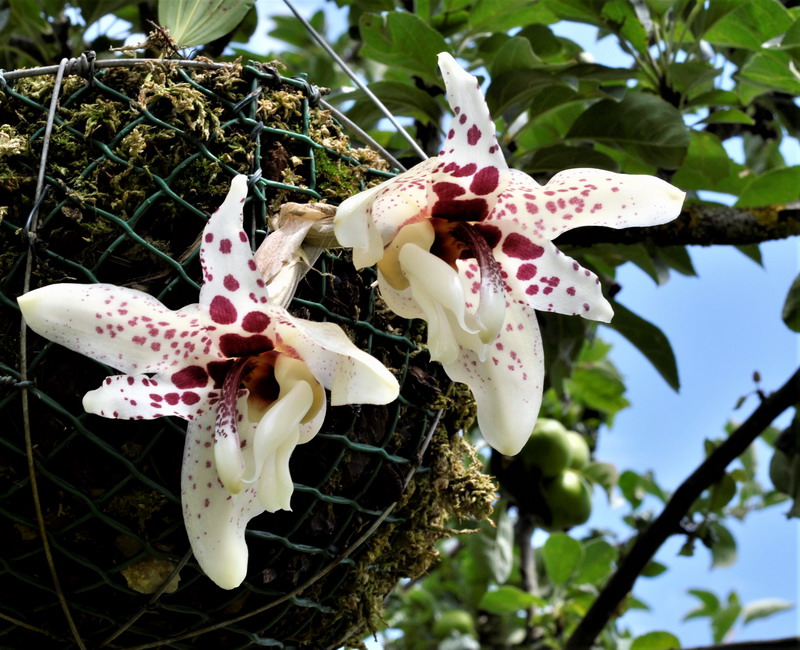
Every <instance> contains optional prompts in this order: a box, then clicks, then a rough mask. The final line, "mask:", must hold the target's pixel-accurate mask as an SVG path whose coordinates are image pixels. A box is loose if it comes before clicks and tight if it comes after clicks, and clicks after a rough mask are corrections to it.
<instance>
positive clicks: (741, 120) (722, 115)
mask: <svg viewBox="0 0 800 650" xmlns="http://www.w3.org/2000/svg"><path fill="white" fill-rule="evenodd" d="M702 123H703V124H751V125H752V124H755V123H756V121H755V120H754V119H753V118H752V117H750V116H749V115H748V114H747V113H745V112H744V111H742V110H739V109H738V108H722V109H719V110H715V111H714V112H712V113H711V114H709V116H708V117H707V118H706V119H704V120H702Z"/></svg>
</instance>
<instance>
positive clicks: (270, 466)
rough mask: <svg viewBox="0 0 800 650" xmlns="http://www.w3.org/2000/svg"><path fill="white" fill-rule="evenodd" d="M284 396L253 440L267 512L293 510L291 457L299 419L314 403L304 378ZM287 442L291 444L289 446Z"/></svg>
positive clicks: (262, 496) (275, 404)
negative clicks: (290, 505)
mask: <svg viewBox="0 0 800 650" xmlns="http://www.w3.org/2000/svg"><path fill="white" fill-rule="evenodd" d="M283 393H284V387H283V386H281V396H280V397H279V398H278V400H277V401H275V403H274V404H273V405H272V406H271V407H270V408H269V409H268V410H267V412H266V413H265V414H264V417H262V418H261V421H260V422H259V423H258V427H257V428H256V433H255V438H254V441H253V461H254V466H255V469H256V476H255V477H253V480H254V481H256V482H257V483H258V498H259V500H260V501H261V505H262V506H263V507H264V509H265V510H266V511H267V512H275V511H276V510H290V509H291V508H289V507H288V506H289V500H290V498H291V495H292V492H293V491H294V485H293V483H292V479H291V476H290V474H289V457H290V456H291V451H293V450H294V447H295V446H296V445H297V443H298V441H299V439H300V431H299V427H300V421H301V420H303V419H304V418H305V417H306V415H307V414H308V412H309V410H310V409H311V406H312V405H313V403H314V393H313V391H312V389H311V386H309V385H308V383H307V382H305V381H297V382H294V384H293V385H292V386H291V387H290V388H289V389H288V390H287V392H286V393H285V394H283ZM287 445H288V447H287Z"/></svg>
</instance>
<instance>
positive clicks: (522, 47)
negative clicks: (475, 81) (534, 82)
mask: <svg viewBox="0 0 800 650" xmlns="http://www.w3.org/2000/svg"><path fill="white" fill-rule="evenodd" d="M540 62H541V60H540V59H539V57H538V56H536V55H535V54H534V53H533V47H532V46H531V42H530V41H529V40H528V39H527V38H520V37H518V36H515V37H514V38H510V39H508V40H507V41H506V42H505V43H504V44H503V45H502V46H501V47H500V49H499V50H497V53H496V54H495V57H494V62H493V63H492V65H491V67H490V70H491V73H492V77H499V76H500V75H501V74H503V73H505V72H511V71H512V70H526V69H529V68H533V67H535V66H536V65H537V64H538V63H540Z"/></svg>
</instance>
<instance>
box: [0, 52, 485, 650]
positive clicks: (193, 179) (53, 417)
mask: <svg viewBox="0 0 800 650" xmlns="http://www.w3.org/2000/svg"><path fill="white" fill-rule="evenodd" d="M54 96H55V99H54ZM319 98H320V90H319V89H318V88H316V87H314V86H312V85H310V84H309V83H308V82H307V81H305V80H304V79H301V78H282V77H281V76H280V75H279V74H278V73H277V71H276V70H274V69H273V68H269V67H265V66H260V65H256V64H251V65H246V66H241V65H237V64H211V63H202V62H175V61H145V60H134V61H132V60H123V61H119V60H114V61H97V62H96V63H95V62H93V61H92V60H91V59H90V58H87V57H83V58H82V59H79V60H73V61H70V62H66V61H65V62H62V65H61V66H60V67H58V68H57V69H56V68H52V69H41V70H35V71H17V72H12V73H5V74H2V75H0V117H1V118H2V119H0V197H2V198H0V218H1V219H2V221H1V222H0V328H1V329H0V333H1V334H2V336H0V341H1V342H0V345H2V354H1V355H0V375H2V377H1V378H0V381H1V382H2V383H1V384H0V417H2V421H3V422H4V424H3V426H2V435H0V521H1V522H2V524H0V525H1V526H2V532H0V535H1V538H2V539H3V547H4V550H3V553H2V557H0V591H2V593H3V594H5V597H4V598H3V599H2V605H0V644H1V645H2V646H4V647H13V648H20V647H32V646H33V645H35V646H36V647H54V648H72V647H117V648H119V647H125V648H134V647H136V648H144V647H174V648H182V647H187V648H188V647H192V648H198V647H209V648H231V649H233V648H245V647H250V646H253V645H258V646H267V647H277V648H327V647H331V648H335V647H338V646H340V645H342V644H345V645H348V644H349V645H356V646H358V644H359V639H360V638H362V637H363V636H365V635H366V634H367V633H368V632H369V631H370V630H374V629H375V627H376V626H377V625H379V624H380V620H379V617H380V609H381V603H382V601H383V599H384V598H385V596H386V595H387V594H388V592H389V591H390V590H391V589H392V588H393V587H394V586H395V585H396V583H397V581H398V579H400V578H402V577H413V576H416V575H420V574H421V573H422V572H424V571H425V570H426V569H427V567H428V566H429V564H430V562H431V561H432V560H433V559H434V558H435V554H436V553H435V550H434V549H433V545H434V543H435V541H436V540H438V539H440V538H442V537H445V536H447V535H448V534H450V532H451V531H448V529H447V528H446V524H447V521H448V519H449V517H451V516H452V515H456V516H458V517H461V518H469V517H474V518H482V517H485V516H487V515H488V512H489V511H490V509H491V501H492V498H493V487H494V486H493V484H492V483H491V481H490V480H489V479H488V478H486V477H485V476H484V475H483V474H482V473H481V467H480V463H479V462H478V461H477V458H476V456H475V454H474V451H473V450H472V449H471V447H469V446H468V444H467V443H466V442H465V441H464V440H463V437H461V436H459V435H458V431H459V430H460V429H462V428H463V427H464V425H465V424H466V423H467V422H468V421H469V420H470V418H471V417H472V414H473V408H472V405H471V401H470V400H469V398H468V397H467V398H465V397H464V393H463V392H460V391H458V390H455V389H454V387H453V386H451V385H450V383H449V381H448V380H447V378H446V377H445V375H444V374H443V373H442V372H441V371H440V370H439V368H438V365H437V364H430V363H429V358H428V355H427V353H426V352H425V351H424V349H422V348H421V347H420V345H419V341H421V340H424V331H423V330H422V327H423V325H422V324H421V323H419V322H410V321H407V320H405V319H400V318H398V317H396V316H394V315H393V314H391V312H389V311H388V310H387V309H385V307H384V306H383V305H382V303H381V301H380V299H379V297H378V296H377V295H376V293H375V290H374V288H373V286H372V285H373V282H374V280H375V278H374V275H373V272H372V271H370V270H366V271H363V272H357V271H355V270H354V269H353V266H352V264H351V263H350V260H349V259H348V256H347V255H346V253H344V252H341V251H340V252H328V253H325V254H323V255H322V257H321V258H320V260H319V261H318V263H317V264H316V266H315V268H314V269H312V271H311V272H310V273H309V274H308V275H307V276H306V278H305V279H304V280H303V281H302V283H301V285H300V287H299V289H298V292H297V294H296V296H295V298H294V300H293V301H292V304H291V305H290V311H292V312H293V313H294V314H295V315H297V316H301V317H303V318H310V319H314V320H330V321H333V322H335V323H337V324H339V325H341V326H342V327H343V328H344V329H345V331H347V332H348V334H349V335H350V336H351V338H352V339H353V340H354V341H355V342H356V344H357V345H359V346H360V347H361V348H362V349H364V350H366V351H368V352H370V353H371V354H373V355H374V356H376V357H377V358H378V359H379V360H380V361H382V362H383V363H384V364H385V365H386V366H387V367H388V368H390V369H391V370H392V371H393V372H394V373H395V374H396V376H397V377H398V380H399V381H400V384H401V395H400V398H399V399H398V400H396V401H395V402H393V403H391V404H389V405H386V406H362V407H350V406H346V407H335V408H329V409H328V414H327V417H326V420H325V423H324V425H323V428H322V430H321V432H320V433H319V434H318V435H317V436H316V438H315V439H314V440H312V441H311V442H310V443H308V444H306V445H302V446H300V447H298V448H297V450H296V451H295V453H294V455H293V457H292V464H291V471H292V476H293V479H294V481H295V493H294V496H293V500H292V507H293V511H292V512H278V513H275V514H264V515H261V516H260V517H258V518H256V519H254V520H253V521H252V522H251V525H250V528H249V529H248V545H249V548H250V565H249V574H248V578H247V580H246V581H245V583H244V584H243V585H242V586H241V587H240V588H238V589H235V590H231V591H225V590H222V589H219V588H218V587H216V586H215V585H214V584H213V583H212V582H211V581H210V580H208V579H207V578H206V577H205V575H204V574H203V573H202V572H201V571H200V569H199V568H198V567H197V566H196V565H195V564H194V563H193V561H192V559H191V556H190V553H189V551H188V549H189V542H188V540H187V537H186V533H185V530H184V527H183V523H182V514H181V508H180V499H179V496H178V495H179V493H180V488H179V475H180V463H181V457H182V448H183V442H184V428H183V423H182V422H179V421H174V420H171V419H169V418H163V419H159V420H154V421H139V422H127V421H116V420H105V419H102V418H99V417H95V416H90V415H87V414H86V413H84V412H83V409H82V407H81V398H82V396H83V394H84V393H85V392H86V391H87V390H90V389H92V388H95V387H96V386H98V385H99V384H100V383H101V381H102V379H103V378H104V377H105V376H107V375H108V374H111V373H112V372H113V371H111V370H109V369H108V368H106V367H104V366H102V365H100V364H97V363H94V362H92V361H90V360H88V359H86V358H84V357H82V356H80V355H77V354H75V353H73V352H70V351H69V350H66V349H64V348H61V347H59V346H57V345H54V344H50V343H48V342H47V341H45V340H43V339H40V338H39V337H36V336H34V335H33V334H28V335H27V342H26V340H25V336H24V335H23V336H22V337H21V336H20V331H21V330H20V313H19V310H18V308H17V306H16V301H15V298H16V296H18V295H20V294H21V293H22V292H23V291H24V290H25V289H26V288H27V287H28V286H29V287H30V288H35V287H37V286H43V285H46V284H50V283H53V282H64V281H70V282H111V283H114V284H118V285H123V286H131V287H135V288H137V289H141V290H144V291H147V292H148V293H150V294H152V295H154V296H156V297H157V298H158V299H159V300H161V301H162V302H163V303H164V304H165V305H167V306H168V307H170V308H178V307H180V306H182V305H184V304H188V303H191V302H196V299H197V292H198V288H199V284H198V279H199V278H200V264H199V259H198V250H199V236H200V233H201V231H202V228H203V226H204V224H205V222H206V220H207V217H208V214H209V213H210V212H212V211H213V210H214V209H216V207H217V206H218V205H219V204H220V202H221V200H222V198H223V197H224V195H225V193H226V192H227V189H228V186H229V183H230V179H231V178H232V177H233V176H234V175H235V174H237V173H246V174H248V175H249V177H250V179H251V190H250V198H249V200H248V202H247V204H246V205H245V227H246V228H248V229H249V232H250V239H251V242H253V243H254V244H257V243H258V242H259V241H260V240H261V239H263V237H264V236H265V235H266V233H267V232H268V217H269V216H270V215H271V214H273V213H275V212H276V211H277V209H278V208H279V206H280V205H281V204H282V203H284V202H287V201H298V202H307V201H328V202H330V203H333V204H336V203H339V202H340V201H341V200H343V199H344V198H346V197H347V196H349V195H351V194H353V193H355V192H358V191H360V190H361V189H363V188H364V187H366V186H369V185H372V184H375V183H377V182H380V181H381V180H383V179H385V178H387V177H390V176H391V175H392V174H391V171H390V170H389V169H388V166H387V164H386V163H384V162H383V161H382V160H381V159H380V158H379V157H378V156H377V154H375V153H374V152H373V151H371V150H368V149H355V148H352V147H351V146H350V145H349V142H348V139H347V137H346V136H345V135H344V134H343V132H342V129H341V126H340V124H339V123H338V122H336V121H335V120H333V119H332V118H331V115H330V113H329V112H328V111H327V110H323V109H321V108H319V106H318V102H319ZM48 118H49V121H50V122H51V123H52V128H49V127H48ZM21 342H22V345H20V343H21Z"/></svg>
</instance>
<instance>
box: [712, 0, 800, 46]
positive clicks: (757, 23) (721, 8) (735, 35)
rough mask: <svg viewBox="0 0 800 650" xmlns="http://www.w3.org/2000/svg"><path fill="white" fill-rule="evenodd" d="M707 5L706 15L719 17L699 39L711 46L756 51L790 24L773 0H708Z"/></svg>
mask: <svg viewBox="0 0 800 650" xmlns="http://www.w3.org/2000/svg"><path fill="white" fill-rule="evenodd" d="M710 4H711V7H710V8H709V15H714V14H715V13H718V14H721V17H720V18H719V20H716V21H715V22H714V23H713V24H712V25H711V26H710V28H708V29H706V31H705V33H704V34H703V39H705V40H706V41H708V42H709V43H714V44H715V45H724V46H727V47H743V48H747V49H751V50H760V49H761V48H762V46H763V44H764V43H765V42H766V41H769V40H770V39H773V38H775V37H776V36H780V35H781V34H783V33H784V32H785V31H786V30H787V29H789V27H791V26H792V23H793V22H794V20H793V18H792V14H791V13H790V12H789V11H788V10H787V9H786V8H785V7H784V6H783V5H781V3H780V2H778V1H777V0H747V1H746V2H742V0H716V1H713V0H712V2H711V3H710Z"/></svg>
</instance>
